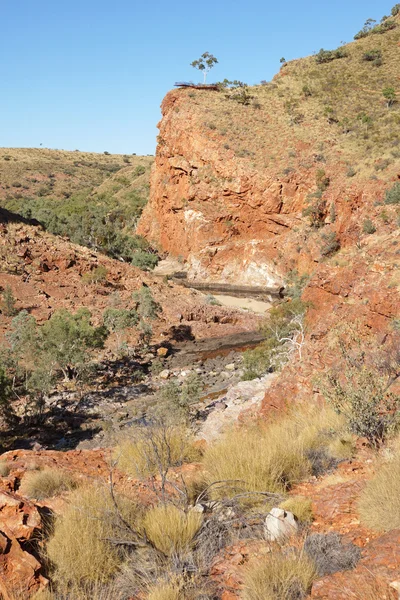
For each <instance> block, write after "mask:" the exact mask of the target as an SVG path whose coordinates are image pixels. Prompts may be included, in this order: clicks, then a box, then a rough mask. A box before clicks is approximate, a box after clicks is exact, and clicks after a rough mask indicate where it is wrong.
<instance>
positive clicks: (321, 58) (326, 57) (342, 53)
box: [315, 48, 347, 64]
mask: <svg viewBox="0 0 400 600" xmlns="http://www.w3.org/2000/svg"><path fill="white" fill-rule="evenodd" d="M346 56H347V52H346V50H345V49H344V48H337V49H336V50H324V49H323V48H321V50H320V51H319V52H318V54H317V55H316V57H315V60H316V62H317V63H318V64H322V63H328V62H331V61H332V60H335V59H337V58H345V57H346Z"/></svg>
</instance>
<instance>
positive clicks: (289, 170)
mask: <svg viewBox="0 0 400 600" xmlns="http://www.w3.org/2000/svg"><path fill="white" fill-rule="evenodd" d="M375 37H376V36H375ZM378 42H379V45H380V47H381V48H382V51H383V53H384V55H385V61H386V62H385V66H384V67H383V68H382V69H381V70H377V69H375V71H374V70H371V69H369V68H367V66H368V65H367V66H366V63H365V60H364V61H363V54H364V52H365V51H366V50H368V49H370V46H371V43H375V44H377V43H378ZM398 43H399V40H398V28H397V29H394V31H393V32H389V33H388V34H385V35H384V36H381V37H379V39H378V40H377V39H374V40H373V42H372V41H371V40H369V39H364V40H360V41H358V42H355V43H353V44H350V45H348V46H346V52H347V53H348V55H347V58H345V59H342V60H337V61H333V62H332V63H329V64H327V65H317V63H316V61H315V58H314V57H309V58H308V59H304V60H301V61H293V62H292V63H289V64H288V65H286V66H285V67H284V68H282V70H281V72H280V73H279V74H278V75H277V76H276V77H275V78H274V80H273V82H272V83H270V84H268V85H261V86H256V87H253V88H250V92H251V94H252V96H253V99H252V100H251V102H250V103H249V104H248V105H245V106H244V105H240V104H237V102H235V101H234V100H232V99H231V98H229V97H227V95H226V94H224V92H215V91H199V90H183V89H180V90H175V91H171V92H169V93H168V94H167V96H166V97H165V99H164V101H163V104H162V115H163V116H162V120H161V122H160V124H159V128H160V136H159V139H158V148H157V155H156V160H155V164H154V166H153V171H152V179H151V195H150V202H149V204H148V206H147V208H146V210H145V212H144V214H143V216H142V219H141V221H140V223H139V233H141V234H143V235H145V236H146V237H147V238H149V239H150V240H151V241H152V242H155V243H156V244H158V246H159V247H160V249H161V250H162V251H165V252H167V253H170V254H172V255H174V256H180V257H182V258H183V259H185V261H186V263H187V267H188V273H189V278H192V279H200V280H209V281H210V280H211V281H218V282H226V283H233V284H235V283H236V284H247V285H253V286H254V285H260V286H270V285H277V284H281V283H282V281H284V280H285V277H286V275H287V274H288V272H289V271H293V270H295V271H296V270H297V271H298V272H299V273H300V274H307V275H308V277H309V283H308V285H307V287H306V288H305V290H304V293H303V298H304V299H305V300H307V301H309V302H311V303H312V305H313V308H312V309H311V310H310V311H309V314H308V317H307V336H306V344H305V349H304V352H303V358H302V360H301V361H295V362H294V363H293V364H292V365H291V366H289V367H287V368H285V369H284V370H283V372H282V374H281V375H280V377H279V378H278V379H277V380H276V383H275V384H274V385H273V386H272V387H271V388H270V390H269V391H268V395H267V396H266V399H265V402H264V410H265V411H268V410H270V408H271V407H276V406H278V407H279V406H281V405H282V403H285V402H291V400H292V399H297V400H300V399H304V400H306V401H307V400H309V399H310V397H312V395H313V393H314V392H315V390H313V386H312V383H311V382H312V378H313V374H314V373H315V372H316V371H320V370H321V369H324V368H325V367H326V366H327V365H329V364H331V363H332V360H334V357H333V356H331V352H330V350H329V343H328V335H329V333H330V331H331V330H332V328H334V327H337V326H338V324H340V323H343V322H344V323H357V326H358V328H359V331H360V334H361V336H365V337H368V336H370V335H372V336H376V335H381V336H382V338H381V339H382V340H385V339H387V337H385V336H386V335H387V333H388V332H390V331H392V330H393V328H392V324H393V319H395V318H398V316H399V306H400V294H399V291H400V280H399V269H398V262H399V252H400V250H399V246H398V244H399V243H400V235H399V234H400V231H399V226H398V218H399V216H398V204H390V203H385V193H386V191H387V190H389V189H391V188H392V187H393V186H394V185H395V184H396V182H398V181H399V180H400V160H399V158H400V153H399V151H398V149H397V147H398V145H399V144H400V138H399V135H398V124H397V126H396V123H397V122H398V119H399V111H398V108H399V107H397V108H395V109H394V110H393V111H389V110H388V108H387V106H386V104H385V102H384V99H383V97H382V86H383V85H384V84H385V85H390V81H393V77H394V76H395V75H396V73H397V76H398V74H399V68H398ZM396 57H397V58H396ZM366 85H367V86H368V93H365V89H366V88H365V86H366ZM363 86H364V87H363ZM304 90H306V91H304ZM362 111H364V112H362ZM360 114H361V115H362V114H368V115H372V116H373V117H372V118H373V125H371V129H368V128H366V127H365V125H363V124H362V119H361V117H360ZM389 123H390V125H388V124H389ZM310 207H311V209H316V210H317V213H318V210H319V214H317V216H318V223H317V226H316V224H315V223H312V222H311V220H310V215H309V214H307V212H305V210H304V209H310ZM389 337H390V335H389Z"/></svg>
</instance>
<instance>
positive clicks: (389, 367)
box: [318, 334, 400, 446]
mask: <svg viewBox="0 0 400 600" xmlns="http://www.w3.org/2000/svg"><path fill="white" fill-rule="evenodd" d="M337 349H338V351H339V352H340V356H341V361H340V364H339V365H338V366H337V368H335V369H330V370H329V371H328V372H327V373H325V375H324V376H322V377H320V378H319V379H318V383H319V386H320V389H321V392H322V394H323V395H324V397H325V398H326V400H327V401H328V402H329V403H330V404H331V406H332V407H333V408H334V410H335V411H336V412H337V413H338V414H342V415H344V416H345V418H346V420H347V423H348V428H349V430H350V431H351V432H352V433H354V434H356V435H358V436H361V437H365V438H367V440H368V442H369V443H370V444H371V445H375V446H379V445H380V444H381V443H382V442H383V441H384V440H385V438H386V436H387V434H388V432H389V431H390V429H391V428H392V427H393V426H394V425H395V424H397V422H398V420H399V416H400V396H399V395H398V394H395V393H393V392H391V391H390V387H391V385H392V384H393V383H394V381H395V380H396V379H397V377H398V367H399V359H398V357H397V358H396V355H395V356H394V357H389V356H385V357H384V358H383V360H382V361H381V363H380V364H379V362H377V361H376V354H377V353H376V351H373V352H372V353H371V355H368V354H367V353H366V351H365V349H363V348H362V347H361V342H360V340H359V338H357V337H355V336H354V335H353V334H352V336H350V337H349V336H347V337H344V336H341V337H339V338H338V340H337ZM396 373H397V376H396Z"/></svg>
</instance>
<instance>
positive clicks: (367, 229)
mask: <svg viewBox="0 0 400 600" xmlns="http://www.w3.org/2000/svg"><path fill="white" fill-rule="evenodd" d="M362 230H363V232H364V233H369V234H370V235H372V234H373V233H375V231H376V227H375V225H374V224H373V222H372V221H371V219H365V221H364V222H363V225H362Z"/></svg>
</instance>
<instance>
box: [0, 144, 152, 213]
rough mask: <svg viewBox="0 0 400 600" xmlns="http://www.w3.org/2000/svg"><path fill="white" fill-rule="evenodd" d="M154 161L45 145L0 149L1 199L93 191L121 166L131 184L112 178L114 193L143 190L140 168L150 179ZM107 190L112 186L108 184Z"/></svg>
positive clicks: (10, 199) (63, 197)
mask: <svg viewBox="0 0 400 600" xmlns="http://www.w3.org/2000/svg"><path fill="white" fill-rule="evenodd" d="M152 162H153V157H151V156H136V155H131V156H128V155H121V154H108V153H107V154H98V153H94V152H79V151H78V150H76V151H74V152H69V151H65V150H48V149H45V148H0V198H2V199H4V200H6V201H7V202H12V201H13V200H22V199H23V198H27V199H31V198H34V197H38V196H39V197H41V198H46V197H51V198H53V199H54V200H61V199H65V198H69V197H70V196H71V195H73V194H75V193H77V192H79V193H82V192H84V191H86V192H89V193H93V192H94V191H95V189H96V188H97V187H98V186H101V185H102V184H104V182H105V181H106V180H109V179H110V177H111V176H113V175H115V174H116V173H117V172H119V171H121V169H123V177H124V178H126V180H129V184H128V181H125V180H124V181H122V182H119V181H118V180H115V179H111V180H112V181H113V186H114V188H113V194H118V193H119V194H120V195H122V194H121V191H122V190H123V191H124V192H128V191H131V190H133V189H139V190H140V191H142V190H143V189H144V188H145V178H143V179H142V180H140V181H137V175H135V172H136V169H137V168H138V167H144V169H145V171H144V173H143V174H147V178H148V174H149V170H150V167H151V165H152ZM120 175H122V173H120ZM146 183H147V181H146ZM117 187H119V189H118V190H117V189H116V188H117ZM105 189H107V190H108V189H109V188H108V187H107V186H106V187H105Z"/></svg>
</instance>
